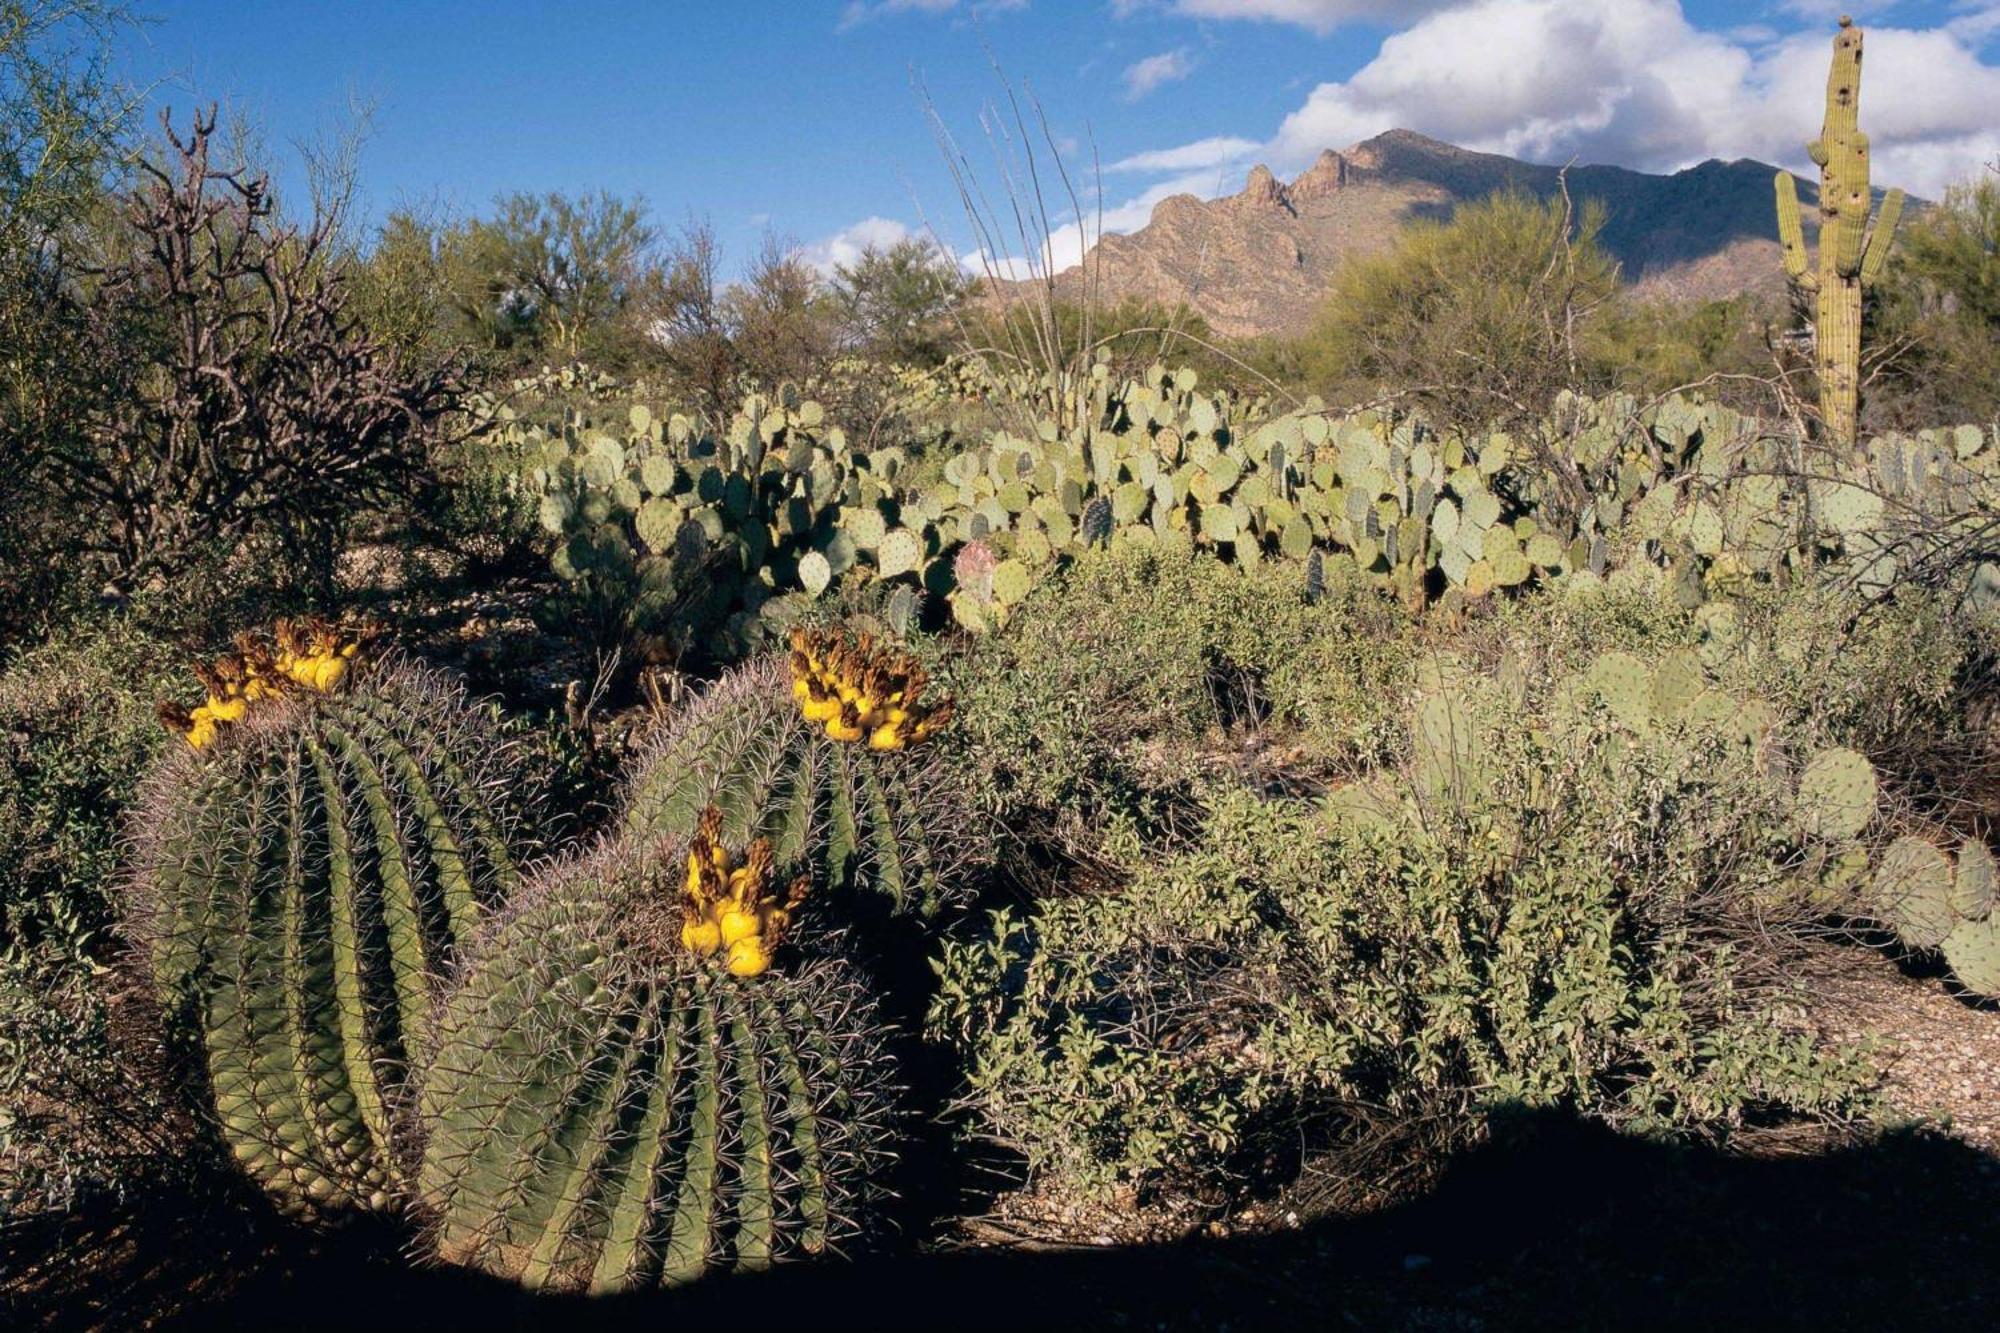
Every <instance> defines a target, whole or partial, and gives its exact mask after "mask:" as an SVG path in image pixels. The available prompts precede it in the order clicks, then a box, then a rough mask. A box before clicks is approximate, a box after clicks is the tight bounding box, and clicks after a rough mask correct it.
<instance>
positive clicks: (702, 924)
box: [681, 920, 722, 957]
mask: <svg viewBox="0 0 2000 1333" xmlns="http://www.w3.org/2000/svg"><path fill="white" fill-rule="evenodd" d="M681 944H682V946H683V947H684V948H686V949H687V950H688V952H690V953H696V954H701V955H703V956H704V957H706V956H707V955H709V954H712V953H714V952H715V951H716V950H717V949H720V948H721V947H722V929H721V927H719V926H717V925H716V924H715V922H713V921H705V920H702V921H697V920H689V921H686V922H684V923H683V924H682V925H681Z"/></svg>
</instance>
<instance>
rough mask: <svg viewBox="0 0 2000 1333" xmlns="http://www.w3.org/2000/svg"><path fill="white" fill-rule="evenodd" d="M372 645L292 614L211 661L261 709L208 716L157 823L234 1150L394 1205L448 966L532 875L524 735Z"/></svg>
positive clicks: (154, 889) (161, 904)
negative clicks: (295, 620)
mask: <svg viewBox="0 0 2000 1333" xmlns="http://www.w3.org/2000/svg"><path fill="white" fill-rule="evenodd" d="M353 647H355V641H354V640H352V639H344V640H343V639H340V638H338V637H337V636H335V635H334V634H333V632H332V631H331V629H330V628H329V627H325V626H314V627H310V628H301V627H297V626H285V627H281V629H280V632H279V633H278V635H277V636H276V640H275V642H274V643H271V644H260V643H258V642H256V641H251V640H246V641H245V642H244V643H243V644H242V645H240V646H239V651H238V652H237V653H235V654H232V655H231V656H230V657H228V658H225V659H224V660H223V661H222V662H221V663H219V664H217V665H216V666H214V667H211V668H207V669H204V670H203V671H202V672H201V673H200V674H201V677H202V680H203V682H204V684H205V685H206V686H207V688H208V690H209V693H210V697H211V700H215V699H217V698H220V699H222V700H223V701H224V702H225V703H228V702H229V701H232V700H233V701H237V702H239V703H241V704H242V705H243V706H242V707H240V708H234V709H230V708H225V709H222V710H217V709H215V708H214V707H213V704H212V703H211V704H210V705H204V707H208V708H210V712H209V715H208V717H207V718H206V719H202V718H195V719H192V720H190V721H189V722H188V724H187V729H186V730H185V731H184V733H183V734H186V735H187V737H188V739H189V740H190V742H191V744H190V745H189V746H188V747H186V748H181V747H176V750H175V752H174V753H172V754H171V755H170V756H169V757H168V758H167V759H166V760H165V761H164V763H163V764H162V766H161V767H160V769H159V770H158V771H157V772H156V773H155V774H154V775H153V777H152V780H151V784H150V787H149V791H148V795H147V799H146V801H145V802H144V805H143V808H142V811H141V814H140V817H139V818H138V820H137V824H136V830H135V832H136V837H135V842H136V853H137V855H136V858H135V859H136V867H135V876H134V884H133V888H132V898H133V901H132V906H131V919H132V923H133V926H134V930H135V934H136V937H137V942H138V943H139V945H140V946H141V949H142V951H143V954H144V956H145V958H146V960H147V962H148V963H149V965H150V968H151V971H152V974H153V978H154V980H155V982H156V984H157V987H158V990H159V993H160V995H161V999H162V1002H163V1005H164V1006H165V1007H166V1009H167V1010H168V1011H169V1012H170V1013H173V1014H176V1015H184V1016H185V1017H186V1019H187V1020H188V1022H189V1023H190V1024H191V1025H192V1026H193V1027H194V1028H195V1029H197V1030H198V1031H199V1033H200V1037H201V1040H200V1045H201V1048H202V1053H203V1057H204V1063H205V1067H206V1073H207V1079H208V1082H209V1084H210V1086H211V1088H212V1090H213V1094H214V1098H215V1106H216V1111H217V1118H218V1121H219V1123H220V1127H221V1131H222V1134H223V1137H224V1138H225V1139H226V1140H227V1142H228V1144H229V1147H230V1148H231V1150H232V1151H233V1152H234V1154H235V1156H236V1157H237V1159H238V1160H239V1161H240V1162H241V1163H242V1165H243V1166H244V1168H245V1169H246V1171H247V1172H248V1173H249V1174H250V1175H251V1176H252V1177H253V1178H254V1179H255V1180H256V1181H257V1182H258V1183H259V1184H260V1185H261V1186H262V1187H263V1188H264V1189H265V1190H266V1191H268V1192H269V1193H270V1195H271V1196H272V1197H273V1198H274V1200H276V1201H277V1202H278V1203H279V1204H280V1205H281V1206H284V1207H287V1208H290V1209H294V1210H300V1211H312V1210H323V1209H324V1210H330V1209H337V1208H340V1207H357V1206H358V1207H366V1208H383V1207H387V1206H390V1205H391V1204H392V1203H393V1202H394V1200H395V1197H396V1191H397V1187H398V1184H399V1182H400V1180H401V1177H402V1175H403V1173H404V1170H405V1166H406V1161H407V1154H408V1152H409V1150H410V1146H411V1133H410V1127H409V1125H408V1123H407V1120H406V1117H405V1114H404V1103H405V1096H404V1092H405V1086H406V1083H407V1080H408V1077H409V1068H410V1064H409V1062H410V1057H411V1055H412V1051H413V1048H414V1046H415V1045H416V1044H417V1043H419V1042H420V1041H421V1039H422V1037H423V1034H424V1030H425V1025H426V1023H427V1021H428V1017H429V1014H430V1009H431V1005H432V1003H433V1001H434V999H435V994H436V991H435V982H436V979H437V978H438V977H440V976H442V975H443V973H444V972H445V971H446V969H447V968H448V967H449V965H450V962H451V958H452V955H453V951H454V949H455V948H456V946H457V945H458V944H460V943H461V942H463V941H464V940H465V939H466V938H467V937H468V936H469V935H470V933H471V932H472V931H473V929H474V928H475V926H476V924H477V922H478V920H479V918H480V917H481V916H482V914H484V913H485V912H487V911H488V910H490V909H491V908H492V907H493V906H494V905H495V904H497V903H498V902H499V901H500V900H501V899H502V898H503V897H504V895H505V894H506V893H507V892H508V891H509V889H510V888H511V887H512V885H513V884H514V882H515V881H516V879H517V876H518V872H517V869H516V865H517V861H518V857H519V843H518V840H517V836H516V833H515V831H514V829H513V828H512V827H511V825H510V822H509V820H508V819H507V818H506V817H505V816H504V815H503V814H502V813H501V808H500V806H499V804H498V803H497V802H496V799H495V795H496V790H497V789H498V788H499V787H500V786H501V785H502V784H503V783H504V782H505V781H506V779H507V768H508V764H507V753H508V752H507V749H506V747H505V746H504V745H503V744H502V743H501V742H500V741H499V739H498V737H497V736H496V735H495V734H494V732H493V730H492V728H491V727H490V726H488V725H487V723H486V722H485V721H484V719H483V716H482V715H481V714H479V713H478V712H477V711H476V710H474V709H472V708H471V707H470V706H469V705H468V704H467V702H466V701H465V699H464V698H463V696H462V695H461V694H460V693H459V691H457V690H456V689H455V688H454V687H452V686H449V685H447V684H446V683H444V682H443V681H442V680H440V679H439V678H437V677H435V676H434V675H432V674H430V673H429V672H426V671H424V670H422V669H419V668H417V667H414V666H410V665H407V664H402V663H398V662H394V661H370V660H369V659H368V658H367V657H366V656H365V655H361V654H358V653H352V652H349V651H348V650H349V649H351V648H353ZM288 661H289V663H290V666H289V667H287V666H286V665H285V664H286V663H287V662H288ZM315 663H317V665H314V664H315ZM301 677H304V678H307V679H309V680H310V681H311V684H310V686H307V685H301V684H298V683H297V682H298V680H299V679H300V678H301ZM253 700H254V702H252V701H253ZM166 712H167V715H168V717H169V721H170V724H171V725H173V726H175V728H176V729H177V730H179V729H181V720H182V718H183V717H184V716H185V715H184V714H181V713H180V712H178V711H177V710H172V709H169V710H166ZM217 727H220V728H221V729H220V730H215V728H217ZM205 733H206V734H205Z"/></svg>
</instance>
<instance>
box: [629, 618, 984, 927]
mask: <svg viewBox="0 0 2000 1333" xmlns="http://www.w3.org/2000/svg"><path fill="white" fill-rule="evenodd" d="M634 772H635V774H636V777H635V778H634V780H633V782H632V784H631V786H630V787H629V788H628V790H627V796H626V809H625V816H624V822H625V828H626V831H627V833H628V834H629V835H630V836H634V837H641V838H661V837H675V836H686V835H688V834H691V833H692V832H693V831H694V826H695V823H696V821H697V820H698V819H699V818H700V816H701V812H702V811H703V810H704V809H706V808H707V807H709V806H711V805H712V806H715V807H716V808H718V809H720V810H721V811H722V812H723V833H724V836H725V837H726V838H727V839H728V840H729V841H730V842H732V843H737V844H742V843H746V842H748V841H750V840H751V839H753V838H757V837H768V838H769V839H770V840H771V844H772V849H773V851H774V853H775V854H776V858H777V864H778V867H779V869H780V871H781V872H782V873H783V874H784V875H786V876H789V875H790V874H792V873H795V872H796V871H798V870H801V869H805V870H809V871H810V873H811V874H812V875H813V878H814V881H815V883H816V884H819V885H822V886H832V887H834V888H836V889H855V890H859V891H862V892H873V893H881V894H884V895H885V896H887V897H888V898H889V900H890V901H891V902H892V903H893V904H894V905H895V906H896V908H897V909H899V910H903V909H912V910H917V911H921V912H931V911H934V910H936V909H937V908H939V907H940V906H942V905H944V904H946V903H949V902H952V901H955V900H957V899H959V898H960V897H962V896H963V895H964V894H965V893H966V892H967V890H968V889H969V888H970V885H971V878H972V876H973V875H975V874H976V873H977V872H978V869H979V867H980V866H981V865H982V864H983V863H984V861H985V860H986V859H987V858H988V856H989V855H990V850H989V847H990V835H989V834H988V833H987V831H986V830H985V828H984V826H983V824H982V823H981V821H980V819H979V816H978V814H977V812H976V809H975V807H974V803H973V800H972V798H971V796H970V794H969V792H968V791H967V788H966V781H967V779H966V777H965V776H964V775H963V774H962V773H961V772H960V771H959V770H958V769H956V768H955V767H954V765H953V764H952V762H951V760H950V758H949V756H948V755H946V754H945V753H944V751H943V748H942V746H941V745H940V744H939V743H937V742H935V741H927V742H925V743H922V744H918V745H914V746H911V747H909V748H907V749H901V750H895V751H889V752H883V751H875V750H871V749H869V748H868V747H867V745H866V743H865V742H860V743H842V742H836V741H831V740H829V739H827V737H826V735H825V733H824V732H823V730H822V729H821V728H820V727H819V726H818V725H815V724H813V723H810V722H808V721H807V720H806V719H805V718H804V717H803V716H802V715H801V713H800V711H799V708H798V705H797V704H796V703H795V702H794V700H793V698H792V694H791V680H790V677H789V674H788V668H787V665H786V661H785V659H784V658H782V657H773V658H765V659H762V660H759V661H756V662H753V663H751V664H750V665H748V666H746V667H743V668H742V669H740V670H739V671H737V672H735V673H733V674H732V675H730V676H727V677H725V678H723V679H722V680H720V681H718V682H717V683H716V684H715V685H714V686H713V687H712V688H710V689H709V691H708V692H707V693H705V694H704V695H702V696H701V697H700V698H699V699H697V700H695V701H694V702H693V703H692V704H690V705H689V706H688V707H687V709H686V710H685V711H684V712H683V713H682V714H681V715H680V716H679V717H678V718H676V719H675V721H674V722H673V724H672V725H671V726H670V727H669V728H668V729H667V730H666V732H665V734H663V735H662V736H661V737H660V738H659V739H658V740H656V741H655V742H653V744H652V746H651V748H650V750H649V751H648V752H647V753H646V754H644V755H642V756H641V757H640V759H639V760H638V762H637V763H636V765H635V767H634Z"/></svg>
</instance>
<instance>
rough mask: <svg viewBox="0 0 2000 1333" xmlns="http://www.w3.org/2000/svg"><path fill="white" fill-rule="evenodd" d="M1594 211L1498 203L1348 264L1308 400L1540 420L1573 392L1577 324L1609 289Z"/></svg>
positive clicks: (1457, 416) (1474, 421) (1312, 352)
mask: <svg viewBox="0 0 2000 1333" xmlns="http://www.w3.org/2000/svg"><path fill="white" fill-rule="evenodd" d="M1603 224H1604V215H1603V210H1602V208H1599V207H1595V206H1592V207H1590V208H1588V209H1586V211H1585V212H1584V214H1583V216H1582V218H1581V219H1578V218H1575V217H1573V216H1572V215H1571V213H1570V211H1569V209H1568V208H1567V206H1566V205H1565V204H1564V203H1562V202H1561V201H1556V200H1551V201H1546V202H1545V201H1540V200H1536V199H1533V198H1531V197H1529V196H1527V195H1523V194H1498V195H1495V196H1493V197H1492V198H1490V199H1487V200H1485V201H1483V202H1480V203H1476V204H1469V205H1466V206H1465V207H1462V208H1460V209H1459V210H1458V211H1457V212H1456V213H1455V214H1454V215H1453V216H1452V218H1451V220H1450V221H1448V222H1441V223H1440V222H1419V223H1416V224H1414V225H1412V226H1411V227H1410V228H1409V229H1408V230H1407V231H1405V232H1404V234H1403V235H1402V237H1401V238H1400V239H1399V240H1398V242H1397V244H1396V247H1395V248H1394V249H1393V250H1391V251H1389V252H1388V253H1387V254H1384V255H1381V256H1379V257H1376V258H1371V259H1366V260H1361V261H1358V262H1356V263H1352V264H1348V265H1346V266H1345V267H1343V268H1342V269H1341V271H1340V274H1339V276H1338V277H1337V278H1336V279H1335V280H1334V287H1333V291H1332V292H1331V294H1330V295H1329V296H1328V298H1327V303H1326V307H1325V312H1324V314H1323V315H1322V316H1321V318H1320V321H1319V323H1318V324H1317V325H1316V326H1315V327H1314V329H1313V330H1312V332H1311V333H1310V334H1309V335H1307V337H1306V339H1305V346H1304V349H1303V351H1302V354H1301V355H1302V359H1303V362H1304V367H1305V370H1306V373H1307V376H1308V381H1309V383H1310V385H1311V387H1313V388H1315V389H1318V390H1320V391H1322V392H1329V391H1331V392H1336V393H1339V392H1345V393H1348V394H1351V395H1354V396H1358V397H1369V396H1372V395H1373V394H1375V393H1377V392H1383V391H1387V392H1392V393H1399V394H1405V395H1407V396H1409V397H1410V398H1412V399H1413V400H1414V401H1416V402H1418V403H1421V404H1422V405H1423V407H1424V408H1425V410H1426V411H1427V412H1428V413H1429V414H1431V415H1432V417H1433V419H1434V420H1438V421H1443V422H1448V423H1452V424H1455V425H1460V426H1464V427H1467V428H1471V427H1475V426H1478V425H1480V424H1482V423H1484V422H1487V421H1491V420H1493V419H1495V418H1499V417H1517V416H1533V415H1536V414H1538V413H1542V412H1546V411H1547V410H1548V408H1549V405H1550V404H1551V403H1552V402H1553V401H1554V400H1555V396H1556V394H1557V393H1558V392H1559V391H1560V390H1562V389H1564V388H1570V387H1574V386H1575V385H1576V383H1577V382H1578V379H1579V369H1580V360H1579V357H1580V349H1579V347H1578V345H1577V343H1576V340H1575V336H1574V333H1575V329H1576V326H1577V324H1578V322H1579V321H1580V320H1582V319H1583V318H1584V317H1585V316H1586V315H1587V314H1589V313H1590V311H1591V310H1593V309H1594V308H1595V307H1597V306H1598V305H1601V304H1602V303H1603V302H1605V301H1606V300H1608V299H1609V298H1610V297H1611V295H1612V293H1613V292H1614V291H1615V290H1616V288H1617V282H1618V277H1617V266H1616V264H1615V263H1613V261H1612V260H1611V259H1610V257H1609V256H1608V255H1606V254H1605V252H1604V250H1603V249H1602V247H1601V246H1600V245H1599V244H1598V240H1597V237H1598V233H1599V232H1600V231H1601V230H1602V228H1603Z"/></svg>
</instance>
